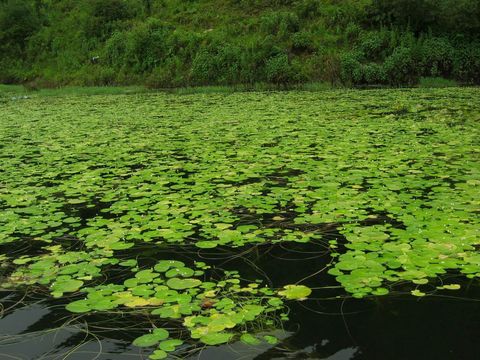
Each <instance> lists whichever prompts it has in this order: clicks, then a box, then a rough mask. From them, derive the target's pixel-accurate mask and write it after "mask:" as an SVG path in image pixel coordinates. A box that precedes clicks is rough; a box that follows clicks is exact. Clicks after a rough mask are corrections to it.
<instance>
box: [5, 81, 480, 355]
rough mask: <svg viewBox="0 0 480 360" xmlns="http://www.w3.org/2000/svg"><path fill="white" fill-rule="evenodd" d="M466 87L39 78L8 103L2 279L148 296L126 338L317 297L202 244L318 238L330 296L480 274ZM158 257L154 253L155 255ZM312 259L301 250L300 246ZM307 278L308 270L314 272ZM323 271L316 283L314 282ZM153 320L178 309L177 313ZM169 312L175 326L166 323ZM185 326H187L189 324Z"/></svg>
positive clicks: (167, 346)
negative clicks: (185, 85) (232, 86)
mask: <svg viewBox="0 0 480 360" xmlns="http://www.w3.org/2000/svg"><path fill="white" fill-rule="evenodd" d="M479 95H480V93H479V90H478V89H475V88H453V89H452V88H448V89H402V90H369V91H356V90H332V91H327V92H305V91H292V92H263V93H247V92H245V93H229V94H218V93H211V94H208V93H204V94H185V96H178V94H165V93H154V94H144V93H133V94H129V95H116V96H111V95H98V96H94V97H88V96H85V95H82V94H75V95H65V96H62V97H48V96H47V97H42V96H32V97H30V98H26V99H22V101H16V100H15V101H14V100H11V99H7V100H5V102H4V103H2V107H1V108H0V160H1V162H0V209H1V211H0V245H1V246H2V248H1V250H2V255H1V259H2V267H1V272H2V288H5V289H8V290H14V289H25V288H28V289H29V291H35V292H40V293H45V296H47V294H48V293H49V294H50V296H52V297H54V298H58V299H65V300H66V302H67V303H68V305H67V306H66V308H67V310H69V311H70V312H72V313H75V314H78V315H79V316H83V315H85V314H90V313H95V312H113V311H117V312H118V311H120V312H135V313H136V312H138V313H141V314H150V316H151V319H152V322H151V325H152V326H151V331H150V332H149V333H146V334H144V335H142V336H141V337H139V338H137V339H136V340H135V341H134V344H135V345H138V346H141V347H142V346H144V347H152V350H153V349H155V351H154V352H153V353H152V355H151V358H152V359H161V358H164V357H166V356H167V355H168V353H170V352H173V353H175V354H178V353H181V351H182V349H184V348H185V347H186V346H191V345H193V346H197V345H198V346H204V345H206V346H212V345H217V344H222V343H227V342H230V341H234V340H241V341H243V342H245V343H247V344H250V345H252V346H254V345H256V344H258V343H261V342H268V343H274V342H275V339H274V338H273V337H272V335H269V331H270V332H272V331H274V330H275V329H278V328H281V327H282V323H283V322H284V321H286V320H287V319H288V306H289V302H291V301H301V300H305V299H308V298H309V297H312V289H310V288H309V287H307V286H305V285H303V284H302V278H303V276H301V275H299V279H298V281H297V282H293V283H292V282H291V283H276V284H266V283H265V282H264V281H263V282H262V281H261V280H262V279H260V280H257V279H254V278H244V277H243V276H242V273H241V272H239V271H236V270H233V271H232V270H222V269H221V268H219V267H216V266H214V265H212V264H210V263H209V261H208V260H205V259H201V257H200V255H198V258H195V257H193V258H191V259H190V260H189V261H186V260H182V261H180V260H178V259H176V258H174V257H173V252H172V256H169V255H165V254H163V255H161V256H160V255H149V256H146V255H145V254H144V253H143V252H142V250H141V249H142V246H147V245H148V246H151V247H154V248H157V249H173V248H174V249H176V251H180V252H181V251H182V250H183V249H185V248H187V247H190V248H196V249H197V250H198V254H201V252H202V251H208V252H210V253H212V252H213V253H215V252H216V251H220V250H219V249H225V248H227V249H230V250H231V251H234V252H236V251H238V254H239V256H241V253H242V252H243V251H244V250H245V249H249V248H252V247H254V246H257V245H268V244H288V243H297V244H315V245H316V246H318V248H319V250H323V251H325V253H326V254H327V256H328V257H330V258H331V261H330V263H329V265H327V269H326V270H327V271H328V273H322V274H320V273H318V274H312V276H313V277H314V279H315V284H316V285H315V288H321V287H322V286H324V284H325V283H326V279H327V278H330V277H333V278H335V279H336V281H337V282H338V283H339V284H340V285H341V286H342V288H343V290H342V292H341V293H339V295H338V296H339V297H340V298H342V297H345V296H351V297H354V298H363V297H372V296H381V295H387V294H389V293H393V294H394V293H396V292H398V291H405V290H406V291H407V292H410V293H411V294H412V295H414V296H425V295H428V294H430V293H434V292H442V291H447V292H450V291H455V290H458V289H459V288H461V287H462V286H463V285H462V284H463V283H465V279H471V281H472V284H477V282H476V281H477V279H478V277H479V276H480V255H479V254H478V246H479V245H480V238H479V223H478V212H479V205H480V197H479V186H480V177H479V175H480V163H479V161H478V159H479V152H480V148H479V142H478V139H479V135H480V134H479V128H478V122H479V121H480V104H479V103H478V102H476V101H475V100H476V99H478V97H479ZM148 259H149V260H148ZM298 266H299V267H301V266H302V264H301V263H299V264H298ZM309 285H310V284H309ZM311 287H312V286H311ZM162 324H168V328H166V327H165V326H163V325H162ZM172 328H173V329H177V330H174V331H173V330H172ZM178 329H180V330H178Z"/></svg>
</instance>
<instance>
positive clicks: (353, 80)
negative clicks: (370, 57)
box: [340, 52, 363, 85]
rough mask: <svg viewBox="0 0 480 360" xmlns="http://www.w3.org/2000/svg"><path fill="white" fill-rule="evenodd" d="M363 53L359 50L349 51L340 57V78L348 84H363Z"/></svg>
mask: <svg viewBox="0 0 480 360" xmlns="http://www.w3.org/2000/svg"><path fill="white" fill-rule="evenodd" d="M362 58H363V57H362V55H361V54H360V53H359V52H348V53H345V54H343V55H342V57H341V58H340V67H341V71H340V78H341V80H342V82H343V83H344V84H346V85H351V84H361V83H362V80H363V69H362V64H361V62H360V61H361V60H362Z"/></svg>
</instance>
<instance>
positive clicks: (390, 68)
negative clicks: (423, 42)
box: [384, 47, 419, 86]
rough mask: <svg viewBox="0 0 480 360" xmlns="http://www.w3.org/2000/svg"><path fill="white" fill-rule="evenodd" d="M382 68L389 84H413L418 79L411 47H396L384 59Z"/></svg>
mask: <svg viewBox="0 0 480 360" xmlns="http://www.w3.org/2000/svg"><path fill="white" fill-rule="evenodd" d="M384 70H385V75H386V81H387V82H388V83H389V84H390V85H394V86H400V85H414V84H416V83H417V82H418V79H419V74H418V67H417V62H416V59H415V54H414V51H413V50H412V49H411V48H407V47H398V48H396V49H395V50H394V51H393V53H392V55H390V56H389V57H388V58H387V59H386V60H385V63H384Z"/></svg>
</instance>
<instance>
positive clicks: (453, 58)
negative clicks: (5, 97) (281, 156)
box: [0, 0, 480, 87]
mask: <svg viewBox="0 0 480 360" xmlns="http://www.w3.org/2000/svg"><path fill="white" fill-rule="evenodd" d="M478 34H480V3H479V2H478V1H477V0H462V1H459V0H360V1H359V0H268V1H267V0H262V1H260V0H189V1H176V0H158V1H153V0H75V1H74V0H58V1H52V0H1V1H0V81H1V82H7V83H13V82H31V81H34V80H35V84H36V85H35V84H33V86H49V85H51V86H53V85H58V84H66V83H69V84H77V85H115V84H132V83H146V84H148V85H149V86H152V87H177V86H186V85H206V84H209V85H213V84H219V85H234V84H253V83H258V82H268V83H273V84H277V85H289V84H292V83H301V82H307V81H328V82H331V83H333V84H340V83H343V84H346V85H351V84H355V85H378V84H385V85H411V84H416V83H417V82H418V81H419V79H420V78H421V77H442V78H447V79H454V80H456V81H458V82H460V83H465V84H479V83H480V41H479V38H478Z"/></svg>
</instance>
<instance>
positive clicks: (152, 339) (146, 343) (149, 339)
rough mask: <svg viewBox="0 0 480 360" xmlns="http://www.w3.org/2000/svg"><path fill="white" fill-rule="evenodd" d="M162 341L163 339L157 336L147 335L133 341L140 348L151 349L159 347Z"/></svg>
mask: <svg viewBox="0 0 480 360" xmlns="http://www.w3.org/2000/svg"><path fill="white" fill-rule="evenodd" d="M160 341H161V339H159V337H158V336H156V335H155V334H146V335H142V336H140V337H138V338H136V339H135V340H133V343H132V344H133V345H135V346H138V347H150V346H153V345H157V344H158V343H159V342H160Z"/></svg>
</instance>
